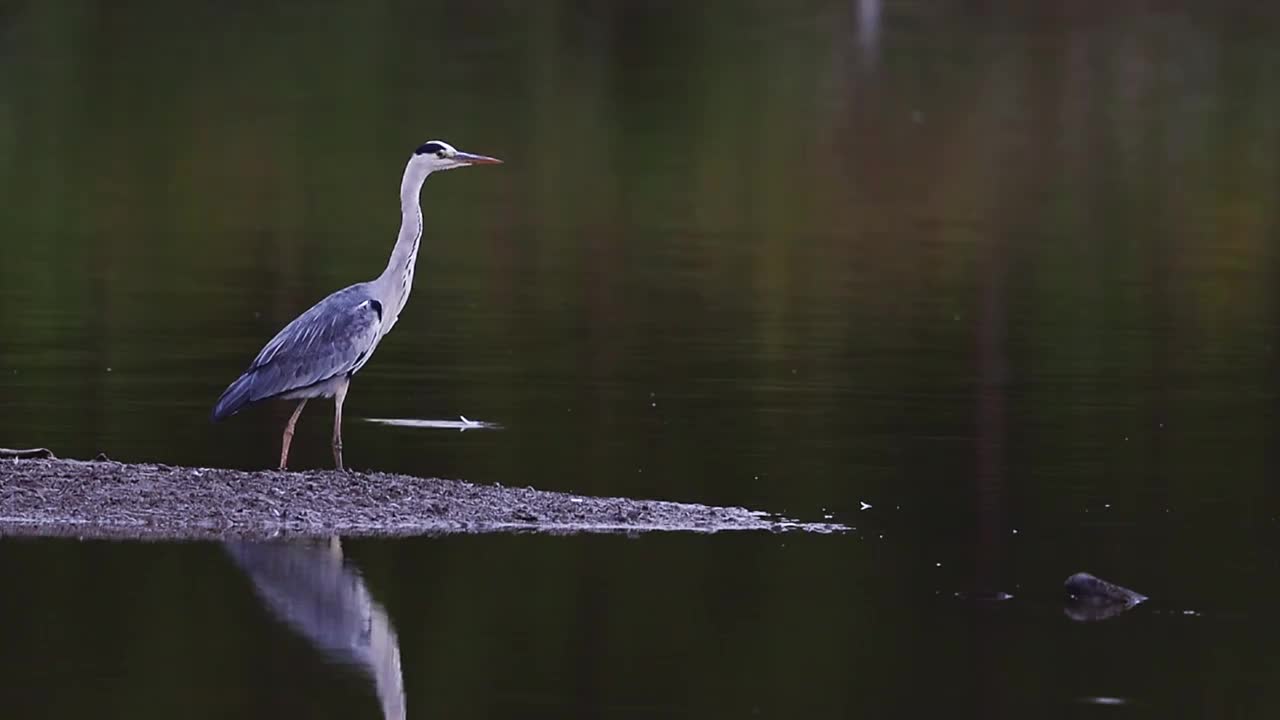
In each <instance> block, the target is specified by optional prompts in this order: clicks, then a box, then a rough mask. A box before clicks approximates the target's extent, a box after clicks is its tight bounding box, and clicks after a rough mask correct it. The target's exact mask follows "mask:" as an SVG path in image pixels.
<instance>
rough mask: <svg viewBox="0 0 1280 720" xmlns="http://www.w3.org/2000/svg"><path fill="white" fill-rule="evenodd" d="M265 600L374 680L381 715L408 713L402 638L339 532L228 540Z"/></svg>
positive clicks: (397, 719)
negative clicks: (321, 536) (315, 537)
mask: <svg viewBox="0 0 1280 720" xmlns="http://www.w3.org/2000/svg"><path fill="white" fill-rule="evenodd" d="M225 547H226V550H227V553H228V554H229V555H230V556H231V557H232V559H234V560H235V562H236V564H237V565H239V566H240V569H242V570H244V572H245V574H246V575H248V576H249V579H250V580H251V581H252V582H253V586H254V589H255V590H257V592H258V596H259V597H260V598H261V599H262V602H263V603H264V604H266V606H267V607H268V608H269V609H270V610H271V612H272V613H273V614H274V615H275V616H276V617H278V618H279V619H280V620H282V621H283V622H285V623H286V624H288V625H289V626H290V627H291V628H293V629H294V630H295V631H297V632H298V633H299V634H301V635H302V636H303V637H305V638H306V639H307V640H308V641H309V642H311V644H313V645H315V646H316V648H317V649H318V650H320V651H321V652H324V653H325V654H327V655H329V656H330V657H332V658H333V659H335V660H338V661H339V662H343V663H347V664H350V665H352V666H354V667H357V668H359V669H360V670H361V671H362V672H364V673H365V674H366V675H368V676H369V678H370V679H371V680H373V684H374V689H375V690H376V692H377V695H378V702H379V703H380V704H381V706H382V715H383V717H384V718H387V720H401V719H403V718H404V717H405V698H404V680H403V677H402V674H401V669H400V644H399V641H398V640H397V639H396V633H395V630H394V628H392V626H391V621H390V619H389V618H388V617H387V612H386V610H385V609H383V607H382V606H381V605H379V604H378V603H376V602H374V600H373V598H372V597H371V596H370V595H369V590H368V588H367V587H365V584H364V581H363V580H362V579H361V578H360V576H359V575H358V574H357V573H356V572H355V571H354V570H353V569H352V568H351V567H349V566H348V565H347V564H346V563H345V562H344V561H343V557H342V546H341V544H340V542H339V540H338V538H332V539H331V540H329V541H325V542H311V541H291V542H247V541H237V542H228V543H226V544H225Z"/></svg>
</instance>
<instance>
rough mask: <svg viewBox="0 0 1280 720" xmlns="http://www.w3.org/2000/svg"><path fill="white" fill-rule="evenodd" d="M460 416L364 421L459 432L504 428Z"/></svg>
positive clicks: (368, 419) (371, 419)
mask: <svg viewBox="0 0 1280 720" xmlns="http://www.w3.org/2000/svg"><path fill="white" fill-rule="evenodd" d="M458 418H459V419H457V420H431V419H427V418H364V421H365V422H371V423H377V424H379V425H391V426H394V427H411V428H434V429H439V430H457V431H458V432H466V431H467V430H501V429H502V426H501V425H499V424H498V423H491V422H484V421H482V420H471V419H469V418H467V417H466V416H463V415H459V416H458Z"/></svg>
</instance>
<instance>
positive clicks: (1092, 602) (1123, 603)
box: [1063, 572, 1147, 622]
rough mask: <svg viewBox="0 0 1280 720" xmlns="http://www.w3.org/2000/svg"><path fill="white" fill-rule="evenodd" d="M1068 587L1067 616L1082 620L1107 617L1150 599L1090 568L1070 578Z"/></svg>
mask: <svg viewBox="0 0 1280 720" xmlns="http://www.w3.org/2000/svg"><path fill="white" fill-rule="evenodd" d="M1065 589H1066V592H1067V604H1066V606H1065V607H1064V608H1063V611H1064V612H1065V613H1066V615H1067V617H1069V618H1071V619H1072V620H1077V621H1080V622H1093V621H1097V620H1106V619H1107V618H1110V617H1115V616H1116V615H1119V614H1120V613H1122V612H1124V611H1126V610H1130V609H1132V608H1135V607H1137V606H1138V605H1140V604H1141V603H1143V602H1146V600H1147V596H1146V595H1141V594H1139V593H1136V592H1134V591H1132V590H1130V589H1129V588H1126V587H1122V586H1120V585H1116V584H1115V583H1110V582H1107V581H1106V580H1103V579H1102V578H1099V577H1095V576H1094V575H1091V574H1089V573H1087V572H1079V573H1076V574H1075V575H1072V576H1071V577H1069V578H1067V581H1066V583H1065Z"/></svg>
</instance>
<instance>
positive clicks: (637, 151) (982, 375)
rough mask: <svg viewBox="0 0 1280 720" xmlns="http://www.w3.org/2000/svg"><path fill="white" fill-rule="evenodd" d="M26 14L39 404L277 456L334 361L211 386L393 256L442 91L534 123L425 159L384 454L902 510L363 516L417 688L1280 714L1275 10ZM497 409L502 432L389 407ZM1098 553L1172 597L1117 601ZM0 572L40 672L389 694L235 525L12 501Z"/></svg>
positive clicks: (860, 705) (100, 684) (204, 444)
mask: <svg viewBox="0 0 1280 720" xmlns="http://www.w3.org/2000/svg"><path fill="white" fill-rule="evenodd" d="M0 38H2V39H3V42H2V43H0V190H3V192H4V195H5V197H6V198H7V202H6V211H5V212H4V213H0V445H4V446H10V447H22V446H47V447H50V448H52V449H54V450H55V452H57V453H58V454H59V455H62V456H68V457H92V456H93V455H95V454H96V453H98V452H106V453H107V454H108V455H109V456H111V457H112V458H114V459H118V460H127V461H154V462H164V463H174V464H194V465H222V466H233V467H240V468H258V467H265V466H269V465H270V464H271V463H272V462H273V458H274V457H276V455H277V453H278V442H279V430H280V428H281V427H282V425H283V422H284V420H285V418H286V417H287V412H288V408H286V407H283V406H281V407H266V408H260V409H256V410H253V411H251V412H248V413H245V414H242V415H241V416H237V417H235V418H233V419H232V420H231V421H229V422H226V423H223V424H219V425H216V426H211V425H209V424H208V422H207V414H208V410H209V408H210V405H211V404H212V402H213V401H214V399H215V398H216V397H217V395H218V393H219V392H220V391H221V390H222V388H223V387H225V385H226V384H227V383H228V382H230V381H231V380H232V379H233V378H234V377H235V376H236V375H237V374H238V373H239V372H240V371H241V370H242V369H243V367H244V366H245V364H247V362H248V361H249V359H250V358H251V357H252V356H253V355H254V354H255V353H256V352H257V350H258V348H259V347H261V345H262V343H263V342H265V341H266V340H267V339H268V338H269V337H270V336H271V335H272V334H273V333H274V332H275V331H276V330H277V329H278V328H279V327H281V326H282V325H283V324H284V323H286V322H287V321H288V320H289V319H290V318H292V317H293V316H294V315H296V314H297V313H298V312H300V311H301V310H303V309H305V308H306V307H307V306H308V305H310V304H311V303H312V302H314V301H315V300H318V299H319V298H321V297H323V296H324V295H325V294H327V293H328V292H330V291H332V290H334V289H336V288H338V287H341V286H342V285H344V284H348V283H351V282H356V281H359V280H364V279H367V278H369V277H372V276H374V275H375V274H376V273H377V272H379V271H380V270H381V268H382V266H383V264H384V263H385V260H386V255H387V253H388V252H389V250H390V246H391V244H392V241H393V239H394V237H395V230H396V224H397V222H398V216H397V213H396V205H395V203H394V198H393V195H394V193H395V191H396V188H397V184H398V181H399V175H400V172H401V170H402V168H403V162H404V160H405V159H406V157H407V154H408V153H409V152H410V150H411V149H412V148H413V147H415V146H416V145H418V144H419V143H421V142H422V141H424V140H427V139H430V138H437V137H438V138H443V139H446V140H448V141H450V142H452V143H454V144H456V145H457V146H458V147H460V148H463V149H467V150H471V151H475V152H481V153H485V154H491V155H495V156H498V157H501V158H503V159H504V160H505V161H506V164H505V165H503V166H501V167H499V168H482V169H473V170H467V171H462V172H454V173H448V174H446V175H442V176H440V177H433V178H431V179H430V180H429V181H428V183H427V186H426V188H425V191H424V206H425V208H424V209H425V213H426V216H427V223H428V226H427V227H428V230H427V236H426V239H425V244H424V248H423V251H422V255H421V259H420V264H419V268H418V273H417V278H418V284H417V286H416V287H415V289H414V293H413V297H412V299H411V300H410V303H409V305H408V307H407V309H406V310H405V312H404V314H403V316H402V317H401V319H400V322H399V323H398V325H397V327H396V330H395V332H394V333H393V334H392V335H390V336H389V337H388V338H387V340H386V341H385V342H384V343H383V344H382V345H381V346H380V348H379V350H378V354H377V356H376V357H375V358H374V359H373V360H372V361H371V362H370V364H369V365H368V366H366V368H365V369H364V370H363V371H362V372H361V374H360V376H359V377H358V378H357V380H356V381H355V383H354V384H353V386H352V390H351V394H350V396H349V398H348V400H347V411H348V414H349V417H350V418H353V419H352V420H351V421H349V422H348V423H347V424H346V426H345V427H344V434H345V440H346V449H345V455H346V460H347V462H348V463H349V464H350V465H351V466H353V467H356V468H376V469H379V470H387V471H399V472H407V473H412V474H417V475H439V476H446V477H457V478H463V479H466V480H469V481H472V482H478V483H502V484H504V485H518V486H523V485H532V486H535V487H538V488H544V489H550V490H565V491H573V492H580V493H593V494H610V495H629V496H640V497H657V498H663V499H674V500H690V501H699V502H707V503H713V504H734V505H747V506H750V507H755V508H762V509H767V510H771V511H776V512H782V513H786V514H787V515H789V516H793V517H802V518H806V519H814V520H818V519H822V517H823V516H825V515H832V516H833V517H834V518H835V519H837V520H840V521H844V522H847V523H849V524H851V525H854V526H856V528H857V530H856V531H855V532H853V533H849V534H847V535H844V536H834V537H833V536H821V537H810V536H795V535H789V534H787V535H719V536H711V537H706V536H691V535H673V536H644V537H640V538H636V539H627V538H621V537H567V538H566V537H560V538H543V537H529V536H495V537H484V538H474V537H466V538H450V539H440V538H422V539H418V540H413V541H396V542H391V541H385V542H375V541H361V542H350V543H345V544H344V545H343V549H344V554H343V561H344V563H345V564H344V565H341V566H340V567H342V568H345V570H344V571H346V572H351V573H353V575H351V577H358V578H362V579H361V580H360V582H362V583H364V584H365V585H366V586H367V591H368V593H369V595H370V597H371V598H373V599H374V600H375V601H376V602H377V604H378V606H379V607H381V608H383V611H384V612H385V615H386V618H387V619H388V623H389V625H390V627H392V628H394V631H395V635H396V637H397V638H398V645H399V652H400V659H401V666H402V670H403V687H404V695H405V703H406V704H405V707H406V708H407V709H408V714H409V715H410V716H413V717H426V716H430V715H436V716H449V717H516V716H519V717H529V716H539V717H541V716H546V717H552V716H555V717H564V716H571V717H654V716H658V717H662V716H668V717H671V716H676V717H679V716H695V715H696V716H726V717H741V716H747V715H754V714H758V715H761V716H767V717H794V716H796V715H799V714H811V715H817V716H823V717H831V716H852V715H860V714H861V715H869V716H874V717H884V716H919V715H924V714H926V713H929V714H937V713H946V714H948V715H955V714H958V715H965V716H968V715H975V714H979V713H982V714H986V715H991V716H1011V715H1028V714H1030V715H1034V716H1077V715H1081V714H1086V713H1097V712H1112V711H1116V710H1119V711H1120V712H1126V711H1129V712H1141V713H1144V714H1145V713H1150V714H1154V715H1165V716H1167V715H1171V714H1172V715H1186V714H1191V715H1203V716H1210V717H1228V716H1231V717H1251V716H1263V715H1270V714H1274V712H1275V711H1276V710H1277V709H1280V697H1278V696H1277V694H1276V692H1275V691H1274V690H1273V689H1272V688H1273V687H1275V683H1274V682H1273V679H1274V675H1275V671H1274V669H1273V668H1274V666H1276V664H1277V661H1276V660H1274V659H1273V655H1274V653H1273V652H1271V650H1270V648H1271V646H1272V645H1274V642H1273V638H1272V635H1273V633H1272V631H1271V628H1272V625H1273V623H1272V621H1271V617H1270V613H1271V608H1273V607H1274V601H1275V600H1276V599H1277V597H1280V582H1277V579H1276V570H1277V567H1276V562H1275V560H1274V558H1272V557H1271V555H1270V554H1269V552H1268V550H1269V548H1271V547H1274V546H1275V541H1276V539H1277V538H1276V533H1277V529H1278V527H1277V522H1278V521H1277V516H1278V514H1280V513H1277V500H1280V498H1278V497H1277V493H1276V491H1275V490H1274V489H1273V487H1274V482H1273V478H1274V475H1275V471H1276V466H1277V455H1276V453H1275V451H1274V450H1273V447H1274V446H1275V443H1274V442H1273V440H1274V438H1275V436H1276V431H1277V429H1278V428H1277V424H1276V411H1275V408H1276V407H1277V399H1278V390H1280V380H1278V378H1280V375H1277V372H1276V370H1277V365H1278V362H1277V359H1278V356H1277V350H1276V348H1277V330H1276V328H1277V327H1278V325H1277V320H1280V318H1278V317H1277V315H1278V313H1280V302H1277V296H1276V291H1275V288H1277V287H1280V243H1278V242H1277V240H1278V239H1280V225H1278V213H1277V203H1276V198H1277V197H1278V196H1280V194H1278V191H1280V173H1278V166H1280V147H1278V145H1280V77H1277V68H1280V15H1278V14H1277V13H1276V12H1274V11H1272V10H1271V9H1269V7H1267V6H1265V5H1258V4H1256V3H1245V2H1227V3H1214V4H1209V3H1200V4H1194V3H1185V4H1164V5H1161V6H1159V7H1146V6H1145V5H1144V4H1141V3H1128V2H1122V3H1119V4H1116V5H1114V6H1113V7H1109V8H1108V9H1106V10H1105V11H1103V10H1096V9H1077V8H1075V6H1071V7H1067V6H1065V5H1064V6H1061V7H1058V6H1054V7H1051V8H1048V7H1046V8H1039V9H1027V8H1025V7H1023V6H1022V5H1020V4H1014V3H1003V2H996V3H985V4H971V3H959V2H944V3H932V4H930V3H924V4H920V3H905V2H903V3H898V2H879V1H878V0H859V1H858V2H851V3H829V2H806V3H799V4H796V3H784V2H756V3H747V4H739V3H728V2H711V3H696V4H681V3H668V2H659V3H652V2H605V3H588V4H582V3H572V2H545V3H524V4H522V3H506V4H503V3H483V4H475V3H448V2H422V1H419V2H412V3H409V2H380V3H369V4H362V5H359V6H355V5H352V6H347V5H343V4H338V3H319V4H309V5H307V6H306V7H302V6H293V5H288V4H286V5H282V6H280V7H276V8H271V9H262V8H258V7H256V6H252V7H251V6H244V7H230V6H227V5H226V4H225V3H204V4H201V3H197V4H194V5H193V4H183V5H181V6H178V5H172V4H166V3H159V2H141V3H129V4H126V5H121V6H119V7H117V6H115V5H112V6H111V7H110V8H108V7H106V6H104V5H101V4H97V3H89V2H65V3H32V4H17V5H12V6H10V7H8V8H7V9H5V10H0ZM464 415H465V416H466V417H468V418H473V419H475V418H479V419H483V420H485V421H487V422H492V423H497V424H499V425H501V426H502V429H501V430H497V431H492V432H490V431H485V432H461V433H460V432H457V431H456V430H454V429H424V428H413V427H394V426H387V425H382V424H375V423H364V422H358V421H355V420H354V418H360V417H373V418H428V419H430V418H455V417H458V416H464ZM329 422H330V418H329V413H328V411H327V410H326V409H325V407H324V406H323V405H319V406H318V407H316V408H309V409H308V411H307V413H306V414H305V415H304V417H303V418H302V421H301V423H300V425H299V430H298V436H297V437H296V439H295V441H294V450H293V463H294V464H295V465H296V466H297V467H301V468H305V467H323V466H326V465H327V464H328V463H329V462H330V455H329V449H328V437H329V432H330V425H329ZM862 503H869V504H870V505H871V506H872V507H871V508H870V509H868V510H861V509H860V508H861V507H862ZM1079 570H1088V571H1090V572H1093V573H1095V574H1097V575H1099V576H1101V577H1104V578H1107V579H1110V580H1113V581H1115V582H1119V583H1122V584H1125V585H1127V586H1130V587H1132V588H1134V589H1136V590H1138V591H1139V592H1141V593H1143V594H1145V595H1149V596H1150V597H1151V598H1152V602H1151V605H1150V607H1146V606H1144V607H1143V608H1139V609H1138V610H1136V611H1134V612H1132V613H1128V614H1126V615H1124V616H1122V617H1119V618H1116V619H1113V620H1109V621H1107V622H1104V623H1096V624H1087V625H1082V624H1078V623H1074V622H1072V621H1071V620H1069V619H1068V618H1067V617H1066V616H1065V615H1064V614H1063V613H1062V608H1061V603H1060V598H1059V597H1058V595H1057V588H1058V587H1059V586H1060V584H1061V582H1062V580H1063V579H1065V578H1066V577H1067V576H1068V575H1069V574H1071V573H1073V572H1076V571H1079ZM0 577H4V578H6V579H8V581H7V582H6V583H5V590H4V592H3V593H0V611H3V617H6V618H9V624H8V626H7V628H6V630H5V631H4V634H3V637H2V638H0V640H2V642H0V675H3V677H4V678H5V679H4V680H3V681H0V708H5V712H4V713H3V714H4V715H6V716H8V715H13V716H15V717H80V716H84V715H87V714H93V715H97V716H106V717H131V718H142V717H166V716H167V717H172V716H174V715H181V716H183V717H201V716H208V717H228V716H232V717H279V716H307V717H328V716H334V717H336V716H344V717H348V716H361V717H365V716H367V717H377V716H378V715H379V714H380V710H379V708H380V707H382V705H381V704H380V701H379V699H378V692H377V691H375V689H374V686H373V685H372V684H371V682H370V681H369V677H368V674H367V673H366V672H365V671H363V670H361V669H360V668H358V667H353V666H351V664H350V663H349V662H345V661H342V660H341V659H338V660H335V659H334V657H333V656H332V654H326V653H325V652H323V651H322V650H321V651H318V648H317V647H316V643H315V642H314V641H313V640H312V639H309V637H308V636H307V635H306V633H305V632H300V631H299V630H298V628H297V627H296V626H294V625H290V624H289V622H288V621H287V620H282V619H281V617H280V613H279V611H278V610H277V609H273V606H271V605H270V603H269V602H263V599H262V597H261V592H260V591H257V590H255V586H254V584H253V582H252V579H251V577H250V576H249V575H247V574H246V573H244V572H242V571H241V570H239V569H238V567H237V565H236V564H235V563H234V562H233V561H232V559H231V557H230V556H229V555H228V554H227V553H226V552H225V551H224V550H223V549H221V548H219V547H216V546H213V545H204V544H190V545H166V544H142V545H132V544H105V543H78V542H75V541H71V540H47V541H32V540H21V541H18V540H6V541H3V542H0ZM992 592H1006V593H1009V594H1012V595H1013V596H1014V598H1013V599H1012V600H1010V601H1008V602H1002V603H997V604H995V605H991V604H989V603H972V602H961V601H957V600H956V599H955V597H954V595H955V593H992ZM1187 611H1190V612H1191V613H1194V614H1187ZM1099 699H1102V701H1101V702H1099ZM1113 700H1114V701H1118V702H1119V703H1121V705H1120V707H1119V708H1114V707H1109V705H1110V704H1113V703H1112V702H1111V701H1113Z"/></svg>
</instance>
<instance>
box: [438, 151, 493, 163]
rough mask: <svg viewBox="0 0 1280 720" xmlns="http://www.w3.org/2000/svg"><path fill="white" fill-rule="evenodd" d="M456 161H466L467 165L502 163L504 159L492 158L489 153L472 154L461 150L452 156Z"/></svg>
mask: <svg viewBox="0 0 1280 720" xmlns="http://www.w3.org/2000/svg"><path fill="white" fill-rule="evenodd" d="M450 159H451V160H453V161H454V162H460V163H464V164H466V165H501V164H502V161H501V160H499V159H498V158H491V157H489V156H488V155H472V154H471V153H464V152H459V153H457V154H456V155H454V156H453V157H452V158H450Z"/></svg>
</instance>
